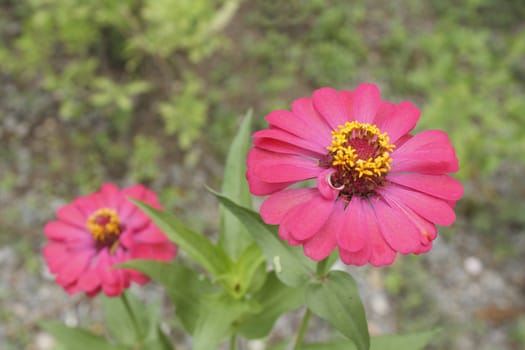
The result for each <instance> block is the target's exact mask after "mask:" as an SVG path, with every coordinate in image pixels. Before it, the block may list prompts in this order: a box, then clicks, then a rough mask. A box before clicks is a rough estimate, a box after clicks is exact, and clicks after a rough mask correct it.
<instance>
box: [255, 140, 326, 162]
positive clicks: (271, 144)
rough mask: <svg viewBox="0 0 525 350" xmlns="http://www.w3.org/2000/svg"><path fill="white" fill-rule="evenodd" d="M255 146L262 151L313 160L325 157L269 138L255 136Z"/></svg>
mask: <svg viewBox="0 0 525 350" xmlns="http://www.w3.org/2000/svg"><path fill="white" fill-rule="evenodd" d="M253 144H254V145H255V146H257V147H258V148H260V149H264V150H266V151H271V152H277V153H286V154H293V155H301V156H306V157H311V158H321V157H322V156H323V155H322V154H320V153H318V152H314V151H311V150H308V149H304V148H301V147H298V146H296V145H292V144H290V143H287V142H284V141H280V140H277V139H272V138H268V137H258V136H254V139H253Z"/></svg>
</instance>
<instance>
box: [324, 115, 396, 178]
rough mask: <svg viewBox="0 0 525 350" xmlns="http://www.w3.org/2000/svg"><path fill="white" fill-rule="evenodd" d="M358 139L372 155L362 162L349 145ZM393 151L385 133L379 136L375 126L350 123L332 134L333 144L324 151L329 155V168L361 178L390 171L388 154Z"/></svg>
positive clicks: (357, 151)
mask: <svg viewBox="0 0 525 350" xmlns="http://www.w3.org/2000/svg"><path fill="white" fill-rule="evenodd" d="M358 139H359V140H363V141H366V142H368V145H369V146H370V149H372V150H374V152H373V154H367V157H366V158H362V157H363V155H362V154H359V150H358V149H356V148H354V147H353V146H352V142H351V141H352V140H358ZM394 147H395V146H394V145H391V144H390V138H389V137H388V135H387V133H381V131H380V130H379V128H378V127H377V126H375V125H371V124H368V123H360V122H357V121H351V122H346V123H345V124H344V125H339V127H338V129H336V130H333V131H332V144H331V145H330V146H328V147H327V149H328V151H329V152H330V153H331V154H332V166H334V167H339V168H340V169H341V170H343V171H344V172H349V173H350V172H351V173H354V174H355V175H356V176H357V177H358V178H362V177H363V176H366V177H372V176H381V175H384V174H386V173H387V172H388V171H389V170H390V163H391V162H392V158H391V157H390V152H392V150H393V149H394Z"/></svg>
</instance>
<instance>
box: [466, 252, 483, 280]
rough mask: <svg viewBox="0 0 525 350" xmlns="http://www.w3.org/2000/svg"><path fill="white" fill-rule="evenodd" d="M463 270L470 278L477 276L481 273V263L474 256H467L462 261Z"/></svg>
mask: <svg viewBox="0 0 525 350" xmlns="http://www.w3.org/2000/svg"><path fill="white" fill-rule="evenodd" d="M463 268H464V269H465V271H466V272H467V273H468V274H469V275H471V276H479V275H480V274H481V272H483V263H482V262H481V260H479V259H478V258H476V257H475V256H469V257H468V258H466V259H465V260H464V261H463Z"/></svg>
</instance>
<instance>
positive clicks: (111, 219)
mask: <svg viewBox="0 0 525 350" xmlns="http://www.w3.org/2000/svg"><path fill="white" fill-rule="evenodd" d="M86 225H87V228H88V230H89V231H91V233H92V234H93V237H94V238H95V240H97V241H98V242H107V241H112V240H114V239H116V238H117V237H118V236H119V235H120V231H121V230H120V218H119V216H118V215H117V213H116V212H115V211H114V210H113V209H107V208H102V209H99V210H97V211H96V212H95V213H93V214H92V215H91V216H90V217H89V219H88V221H87V224H86Z"/></svg>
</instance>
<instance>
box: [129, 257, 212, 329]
mask: <svg viewBox="0 0 525 350" xmlns="http://www.w3.org/2000/svg"><path fill="white" fill-rule="evenodd" d="M119 266H122V267H129V268H133V269H136V270H138V271H140V272H142V273H144V274H146V275H148V276H149V277H150V278H151V279H152V280H154V281H156V282H158V283H160V284H161V285H162V286H164V288H166V293H167V294H168V296H169V297H170V300H171V302H172V303H173V305H175V308H176V311H175V316H176V317H177V318H178V319H179V320H180V321H181V323H182V325H183V326H184V328H185V329H186V330H187V331H188V332H190V333H193V331H194V330H195V325H196V323H197V319H198V318H199V310H200V302H201V299H202V296H203V295H206V294H210V293H213V292H214V291H216V288H215V287H214V286H213V285H212V284H211V282H210V281H209V280H208V279H207V278H205V277H204V276H203V275H201V274H199V273H197V272H195V271H193V270H191V269H189V268H187V267H185V266H183V265H180V264H175V263H163V262H159V261H151V260H133V261H128V262H126V263H123V264H120V265H119Z"/></svg>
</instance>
